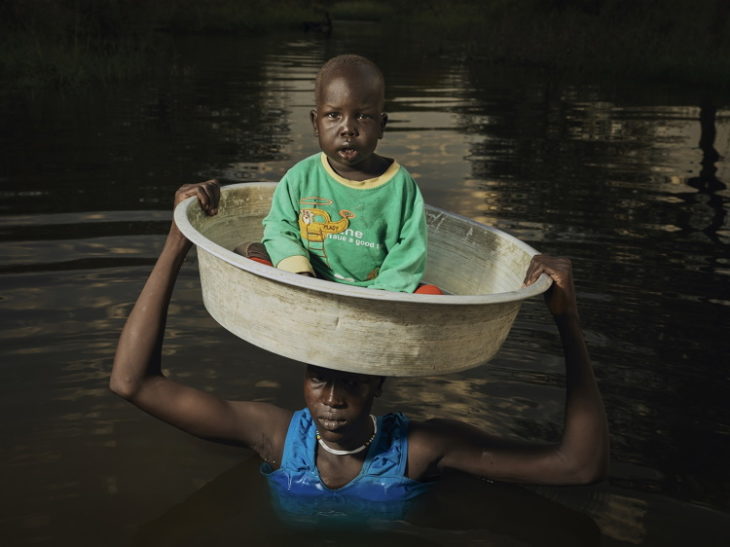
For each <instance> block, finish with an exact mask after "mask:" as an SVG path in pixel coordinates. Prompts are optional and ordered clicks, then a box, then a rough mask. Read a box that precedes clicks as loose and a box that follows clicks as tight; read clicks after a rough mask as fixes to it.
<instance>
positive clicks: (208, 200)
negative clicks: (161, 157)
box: [170, 179, 221, 241]
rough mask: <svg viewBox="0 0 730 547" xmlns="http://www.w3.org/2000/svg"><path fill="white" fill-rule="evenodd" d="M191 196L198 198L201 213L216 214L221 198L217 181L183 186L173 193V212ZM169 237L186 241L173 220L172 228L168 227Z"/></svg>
mask: <svg viewBox="0 0 730 547" xmlns="http://www.w3.org/2000/svg"><path fill="white" fill-rule="evenodd" d="M192 196H197V197H198V203H199V204H200V208H201V209H203V211H204V212H205V213H206V214H207V215H209V216H213V215H216V214H218V204H219V202H220V198H221V187H220V184H218V181H217V180H215V179H210V180H206V181H205V182H198V183H196V184H183V185H182V186H181V187H180V188H178V189H177V191H176V192H175V200H174V203H173V210H174V209H175V207H177V206H178V205H179V204H180V203H181V202H183V201H185V200H186V199H188V198H189V197H192ZM170 235H171V236H176V237H178V238H182V239H186V238H185V236H184V235H183V234H182V232H181V231H180V230H179V228H178V227H177V225H176V224H175V221H174V220H173V222H172V226H171V227H170ZM186 241H187V239H186Z"/></svg>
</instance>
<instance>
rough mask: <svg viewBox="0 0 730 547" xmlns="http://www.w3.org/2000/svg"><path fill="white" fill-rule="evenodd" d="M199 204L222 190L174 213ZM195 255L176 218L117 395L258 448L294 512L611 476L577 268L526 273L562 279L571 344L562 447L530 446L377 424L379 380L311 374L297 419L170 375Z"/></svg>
mask: <svg viewBox="0 0 730 547" xmlns="http://www.w3.org/2000/svg"><path fill="white" fill-rule="evenodd" d="M190 196H197V198H198V201H199V203H200V205H201V207H202V208H203V210H204V211H205V212H206V213H207V214H209V215H214V214H216V213H217V212H218V211H217V207H218V200H219V197H220V188H219V186H218V183H217V182H215V181H207V182H204V183H200V184H193V185H185V186H182V187H181V188H180V189H179V190H178V191H177V193H176V194H175V205H177V204H178V203H180V202H181V201H183V200H184V199H186V198H188V197H190ZM190 247H191V243H190V241H188V240H187V239H186V238H185V236H183V235H182V233H181V232H180V231H179V230H178V228H177V226H175V223H174V222H173V223H172V225H171V227H170V231H169V234H168V236H167V239H166V241H165V245H164V247H163V249H162V251H161V253H160V256H159V258H158V259H157V262H156V264H155V266H154V268H153V270H152V273H151V274H150V276H149V278H148V280H147V282H146V284H145V286H144V288H143V289H142V292H141V294H140V296H139V298H138V299H137V302H136V304H135V306H134V308H133V309H132V312H131V313H130V315H129V318H128V319H127V323H126V325H125V327H124V330H123V331H122V334H121V337H120V339H119V344H118V346H117V352H116V356H115V359H114V367H113V370H112V375H111V381H110V388H111V390H112V391H113V392H114V393H116V394H118V395H120V396H122V397H124V398H125V399H127V400H129V401H130V402H131V403H133V404H134V405H136V406H138V407H139V408H141V409H142V410H144V411H146V412H148V413H149V414H152V415H153V416H156V417H158V418H160V419H162V420H164V421H166V422H168V423H170V424H171V425H174V426H176V427H178V428H180V429H182V430H184V431H187V432H188V433H191V434H193V435H196V436H198V437H203V438H206V439H210V440H213V441H219V442H225V443H227V444H232V443H233V444H239V445H241V446H247V447H250V448H251V449H253V450H254V451H255V452H256V453H258V455H259V456H260V457H261V458H262V460H263V461H264V465H263V466H262V471H263V473H264V474H265V475H266V476H267V478H268V480H269V483H270V485H271V486H272V489H273V491H274V492H275V493H276V497H277V498H278V499H279V501H280V502H282V503H283V504H284V505H285V506H288V507H285V509H287V510H290V511H295V512H297V511H307V510H310V511H311V510H313V509H312V508H318V507H319V508H320V509H321V507H320V504H321V503H324V504H325V505H326V504H331V503H334V504H338V507H339V506H341V505H342V504H348V503H352V504H354V505H355V506H358V504H363V503H364V504H366V505H367V504H370V505H369V506H368V507H367V508H364V507H362V505H361V506H360V507H361V508H363V509H364V510H365V511H366V512H368V513H372V511H377V510H378V509H377V508H380V509H379V510H380V511H381V512H383V511H385V513H388V512H389V511H388V510H387V507H389V506H390V505H389V504H390V503H391V502H392V503H395V504H398V503H402V502H403V501H406V500H410V499H413V498H415V497H416V496H418V495H419V494H421V493H423V492H424V491H425V490H427V488H428V485H429V484H430V483H433V481H434V480H435V479H437V478H438V476H439V475H440V474H441V472H442V471H443V470H445V469H457V470H461V471H464V472H467V473H471V474H474V475H479V476H483V477H486V478H489V479H491V480H496V481H507V482H519V483H531V484H553V485H568V484H586V483H591V482H595V481H598V480H600V479H602V478H603V477H604V476H605V475H606V472H607V467H608V427H607V423H606V417H605V413H604V409H603V403H602V400H601V396H600V394H599V391H598V388H597V386H596V382H595V378H594V376H593V371H592V367H591V363H590V360H589V357H588V352H587V349H586V345H585V342H584V339H583V334H582V331H581V328H580V324H579V318H578V310H577V304H576V298H575V290H574V286H573V279H572V272H571V266H570V261H569V260H567V259H563V258H554V257H549V256H546V255H539V256H536V257H534V258H533V260H532V262H531V264H530V266H529V269H528V271H527V275H526V277H525V283H526V284H531V283H534V282H535V281H536V280H537V278H538V277H539V276H540V275H541V274H542V273H546V274H547V275H549V276H550V277H551V278H552V280H553V286H552V287H551V289H550V290H549V291H548V292H547V293H546V296H545V300H546V304H547V306H548V309H549V310H550V312H551V313H552V315H553V318H554V320H555V323H556V325H557V328H558V332H559V333H560V338H561V340H562V343H563V350H564V354H565V368H566V385H567V394H566V405H565V419H564V431H563V434H562V436H561V438H560V440H559V441H558V442H557V443H554V444H530V443H516V442H514V441H507V440H505V439H501V438H497V437H494V436H492V435H489V434H487V433H485V432H483V431H480V430H478V429H476V428H474V427H472V426H469V425H467V424H464V423H461V422H457V421H452V420H446V419H437V420H428V421H425V422H415V421H413V422H412V421H409V420H408V419H407V418H406V417H405V416H404V415H402V414H400V413H397V414H387V415H385V416H381V417H377V418H376V417H374V416H372V415H371V414H370V410H371V407H372V404H373V400H374V398H375V397H377V396H379V395H380V394H381V391H382V389H383V382H384V378H383V377H379V376H368V375H363V374H352V373H348V372H341V371H335V370H330V369H326V368H321V367H315V366H307V367H306V371H305V377H304V400H305V403H306V407H305V408H304V409H302V410H299V411H296V412H293V411H291V410H289V409H284V408H280V407H277V406H274V405H271V404H268V403H258V402H250V401H226V400H223V399H221V398H219V397H217V396H215V395H213V394H210V393H207V392H205V391H201V390H198V389H194V388H191V387H188V386H185V385H182V384H179V383H177V382H175V381H173V380H171V379H169V378H166V377H165V376H164V375H163V373H162V371H161V360H162V342H163V337H164V331H165V322H166V317H167V310H168V306H169V303H170V298H171V295H172V291H173V287H174V285H175V280H176V278H177V275H178V272H179V270H180V267H181V265H182V263H183V260H184V258H185V256H186V254H187V252H188V251H189V249H190ZM302 500H305V503H304V504H302V503H301V501H302ZM373 502H374V503H373ZM297 505H298V508H297V507H295V506H297ZM383 508H386V509H383ZM320 509H316V510H320Z"/></svg>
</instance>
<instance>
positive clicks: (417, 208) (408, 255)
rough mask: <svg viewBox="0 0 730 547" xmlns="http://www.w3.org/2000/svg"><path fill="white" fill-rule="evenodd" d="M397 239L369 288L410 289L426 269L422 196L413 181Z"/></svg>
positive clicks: (408, 290)
mask: <svg viewBox="0 0 730 547" xmlns="http://www.w3.org/2000/svg"><path fill="white" fill-rule="evenodd" d="M409 182H410V184H412V188H411V192H410V193H409V195H408V202H407V203H406V204H405V214H404V222H403V226H402V227H401V231H400V236H399V238H398V242H397V243H396V244H395V245H394V246H393V247H391V248H390V249H389V250H388V254H387V255H386V257H385V260H384V261H383V263H382V264H381V266H380V270H379V272H378V277H377V278H376V279H375V281H374V282H373V283H372V284H371V285H370V288H371V289H384V290H387V291H400V292H413V291H414V290H416V288H418V284H419V283H420V282H421V278H422V277H423V272H424V270H425V269H426V253H427V247H428V243H427V227H426V214H425V206H424V203H423V196H421V192H420V191H419V190H418V187H417V186H416V183H415V182H414V181H412V180H410V181H409Z"/></svg>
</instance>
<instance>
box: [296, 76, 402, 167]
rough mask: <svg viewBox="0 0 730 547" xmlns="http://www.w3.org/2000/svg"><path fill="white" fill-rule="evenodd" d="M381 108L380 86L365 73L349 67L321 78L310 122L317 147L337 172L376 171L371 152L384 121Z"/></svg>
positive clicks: (373, 156) (375, 161)
mask: <svg viewBox="0 0 730 547" xmlns="http://www.w3.org/2000/svg"><path fill="white" fill-rule="evenodd" d="M382 109H383V90H382V87H381V85H380V84H379V82H378V80H377V79H375V78H368V77H367V74H366V73H363V72H361V71H357V70H355V69H350V70H348V71H341V72H338V73H336V74H333V75H332V76H331V77H330V78H329V79H328V80H327V81H325V82H323V85H322V88H321V93H320V96H319V97H318V102H317V108H316V109H315V110H312V113H311V115H312V125H313V126H314V134H315V135H316V136H317V138H318V139H319V147H320V148H321V149H322V151H323V152H324V153H325V154H326V155H327V158H328V159H329V162H330V165H331V166H332V168H333V169H334V170H335V171H337V172H338V173H339V174H340V175H342V176H344V177H347V178H353V179H354V178H356V177H357V175H358V174H361V175H366V176H367V175H369V176H376V175H377V174H380V173H375V172H376V171H378V165H380V162H379V161H378V158H377V156H375V154H374V152H375V148H376V147H377V145H378V140H379V139H380V138H381V137H382V136H383V129H385V124H386V122H387V121H388V117H387V116H386V115H385V114H384V113H383V112H382Z"/></svg>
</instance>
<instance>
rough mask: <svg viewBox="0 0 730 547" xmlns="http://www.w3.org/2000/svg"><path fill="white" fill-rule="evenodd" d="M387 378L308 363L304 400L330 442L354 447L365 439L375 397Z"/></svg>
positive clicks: (322, 434)
mask: <svg viewBox="0 0 730 547" xmlns="http://www.w3.org/2000/svg"><path fill="white" fill-rule="evenodd" d="M384 381H385V378H384V377H382V376H369V375H367V374H354V373H351V372H343V371H338V370H332V369H328V368H323V367H317V366H314V365H309V366H307V370H306V372H305V374H304V400H305V402H306V405H307V408H308V409H309V412H310V413H311V414H312V419H313V420H314V422H315V424H316V426H317V429H318V430H319V433H320V435H321V436H322V438H323V439H324V440H325V441H326V442H327V443H328V444H329V443H332V444H337V445H341V446H343V447H344V448H351V447H353V446H357V445H358V444H361V443H362V442H363V437H364V436H365V437H366V436H367V432H368V431H369V429H370V419H369V415H370V410H371V408H372V406H373V400H374V399H375V397H378V396H379V395H380V394H381V393H382V386H383V382H384Z"/></svg>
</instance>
